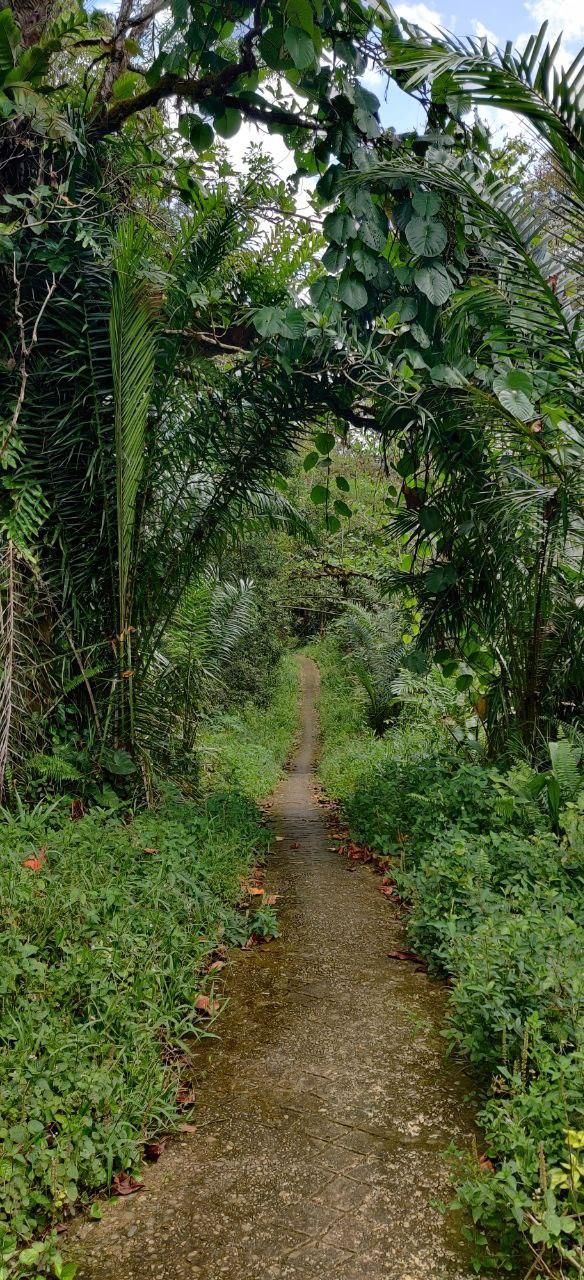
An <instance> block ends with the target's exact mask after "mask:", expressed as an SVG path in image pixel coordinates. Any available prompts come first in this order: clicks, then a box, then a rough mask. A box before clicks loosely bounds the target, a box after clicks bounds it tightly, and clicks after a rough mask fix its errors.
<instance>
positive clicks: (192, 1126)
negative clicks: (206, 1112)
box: [178, 1124, 197, 1133]
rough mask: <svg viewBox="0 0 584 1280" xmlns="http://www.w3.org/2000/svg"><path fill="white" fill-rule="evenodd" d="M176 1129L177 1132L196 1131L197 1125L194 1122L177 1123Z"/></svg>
mask: <svg viewBox="0 0 584 1280" xmlns="http://www.w3.org/2000/svg"><path fill="white" fill-rule="evenodd" d="M178 1131H179V1133H196V1132H197V1126H196V1124H179V1126H178Z"/></svg>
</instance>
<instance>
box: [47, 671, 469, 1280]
mask: <svg viewBox="0 0 584 1280" xmlns="http://www.w3.org/2000/svg"><path fill="white" fill-rule="evenodd" d="M301 676H302V688H303V700H302V731H301V737H300V743H299V746H298V750H297V752H296V755H295V758H294V761H293V763H292V766H291V768H290V770H289V772H288V773H287V774H286V776H285V778H284V780H283V781H282V782H281V784H280V785H279V787H278V788H277V790H276V792H275V793H274V797H273V810H272V812H273V823H274V827H275V829H276V832H277V833H278V834H279V835H281V836H283V837H284V839H283V841H282V842H278V843H277V844H276V853H275V854H274V855H273V857H272V858H271V860H270V864H269V879H270V881H271V887H273V888H274V890H275V891H276V892H278V893H280V894H281V895H282V897H281V913H280V914H281V924H282V930H283V937H282V938H281V939H280V940H279V941H277V942H275V943H271V944H270V945H269V946H266V947H259V948H255V949H253V950H250V951H238V952H236V953H234V955H233V957H232V961H231V963H230V966H229V969H228V970H227V971H226V972H227V974H228V977H227V994H228V995H229V996H230V998H231V1002H230V1004H229V1007H228V1009H227V1011H226V1013H225V1015H224V1017H223V1018H222V1020H221V1039H220V1040H217V1041H215V1042H212V1043H211V1047H208V1046H207V1047H205V1048H204V1049H203V1050H201V1051H199V1054H198V1058H197V1066H196V1072H197V1075H198V1081H197V1085H198V1088H197V1095H198V1103H199V1105H198V1109H197V1119H198V1122H199V1128H198V1132H197V1133H196V1134H194V1135H192V1136H190V1135H189V1136H188V1137H186V1136H185V1137H183V1138H181V1139H180V1140H177V1141H175V1142H173V1143H172V1144H171V1146H170V1148H169V1150H168V1153H167V1154H165V1156H163V1158H162V1160H161V1161H160V1162H159V1163H158V1164H157V1165H155V1166H154V1167H152V1168H151V1169H150V1170H149V1172H148V1173H147V1174H146V1190H145V1191H144V1192H142V1193H140V1194H138V1195H136V1196H134V1197H132V1199H130V1200H117V1201H112V1202H111V1203H109V1204H108V1205H107V1206H106V1207H105V1212H104V1217H103V1220H102V1221H101V1222H100V1223H93V1222H89V1221H87V1220H86V1221H84V1222H83V1221H80V1222H78V1223H75V1224H74V1225H73V1227H72V1229H71V1231H70V1233H69V1248H70V1249H71V1251H72V1253H73V1255H74V1256H76V1257H77V1258H79V1257H80V1259H81V1265H80V1269H79V1272H78V1280H146V1278H147V1277H148V1278H150V1277H159V1278H160V1280H162V1278H164V1280H171V1277H172V1278H173V1280H183V1278H184V1280H219V1278H220V1277H223V1276H228V1277H230V1280H271V1278H272V1277H274V1278H278V1280H300V1278H302V1280H317V1278H319V1277H331V1278H333V1277H334V1280H369V1278H371V1280H382V1278H384V1277H387V1278H389V1280H463V1278H464V1280H466V1278H467V1276H470V1275H471V1268H470V1265H469V1260H468V1255H467V1253H466V1246H465V1244H464V1242H463V1239H462V1235H461V1231H460V1224H459V1223H458V1224H457V1223H456V1222H453V1220H452V1219H449V1218H445V1217H444V1216H443V1215H442V1214H441V1213H440V1212H439V1210H438V1209H437V1208H436V1207H435V1205H436V1202H441V1201H448V1200H449V1198H450V1195H451V1189H450V1187H449V1185H448V1174H447V1168H446V1164H445V1161H444V1158H443V1156H442V1152H443V1151H444V1149H445V1147H446V1146H447V1145H448V1144H449V1143H450V1142H451V1141H453V1140H455V1141H456V1142H457V1143H459V1144H460V1145H461V1146H465V1147H468V1143H469V1134H470V1133H471V1131H472V1115H471V1113H470V1112H469V1110H468V1108H467V1107H466V1105H465V1103H464V1097H465V1094H466V1093H467V1092H468V1089H469V1082H468V1080H465V1077H464V1075H463V1074H462V1072H461V1071H460V1070H459V1069H458V1068H457V1067H456V1065H455V1064H453V1063H450V1062H445V1060H444V1048H443V1041H442V1040H441V1037H440V1034H439V1028H440V1024H441V1021H442V1016H443V1009H444V992H443V990H442V988H441V986H440V985H439V984H437V983H433V982H432V981H431V980H430V979H428V977H427V976H426V975H425V974H423V973H416V972H415V971H413V970H412V969H411V967H410V966H409V965H400V964H396V963H392V961H391V960H389V959H388V958H387V952H388V951H390V950H396V949H399V948H400V947H403V946H404V937H403V925H402V924H401V922H400V921H399V920H398V919H397V918H396V916H395V915H394V914H393V911H392V908H391V907H390V906H389V905H388V904H387V902H386V900H385V899H384V898H383V897H382V895H381V894H380V893H379V892H378V891H377V889H378V884H379V882H378V881H376V879H375V877H374V875H373V874H372V872H371V871H370V870H368V869H367V868H366V867H362V866H358V867H357V868H356V869H354V868H353V866H351V867H350V869H349V865H348V864H347V863H346V862H344V861H343V859H342V858H340V857H339V855H338V854H337V853H336V852H334V851H332V850H331V849H330V847H329V839H328V836H327V830H326V825H325V818H324V814H323V812H322V811H321V809H320V807H319V805H318V803H317V797H316V792H315V781H314V773H313V769H314V755H315V741H316V732H317V729H316V714H315V701H316V697H317V693H318V670H317V668H316V666H315V665H314V663H313V662H312V661H311V660H310V659H304V660H303V661H302V664H301Z"/></svg>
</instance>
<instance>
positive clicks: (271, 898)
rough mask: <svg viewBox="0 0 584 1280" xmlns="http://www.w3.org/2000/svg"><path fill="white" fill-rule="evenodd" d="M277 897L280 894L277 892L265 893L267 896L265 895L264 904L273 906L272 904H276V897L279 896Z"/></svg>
mask: <svg viewBox="0 0 584 1280" xmlns="http://www.w3.org/2000/svg"><path fill="white" fill-rule="evenodd" d="M279 897H280V894H279V893H268V894H267V896H266V906H267V907H273V906H275V904H276V902H277V901H278V898H279Z"/></svg>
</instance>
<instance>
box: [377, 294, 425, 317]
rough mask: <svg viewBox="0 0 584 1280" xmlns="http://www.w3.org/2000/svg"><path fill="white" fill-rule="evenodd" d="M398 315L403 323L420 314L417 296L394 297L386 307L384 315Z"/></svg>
mask: <svg viewBox="0 0 584 1280" xmlns="http://www.w3.org/2000/svg"><path fill="white" fill-rule="evenodd" d="M388 313H389V314H390V315H393V314H394V313H395V315H397V316H398V318H399V320H400V321H401V323H402V324H407V323H408V321H410V320H413V319H414V317H415V316H417V314H418V303H417V300H416V298H407V297H405V295H404V296H403V297H401V298H394V299H393V301H392V302H390V303H389V304H388V306H387V307H386V308H385V311H384V313H383V314H384V315H387V314H388Z"/></svg>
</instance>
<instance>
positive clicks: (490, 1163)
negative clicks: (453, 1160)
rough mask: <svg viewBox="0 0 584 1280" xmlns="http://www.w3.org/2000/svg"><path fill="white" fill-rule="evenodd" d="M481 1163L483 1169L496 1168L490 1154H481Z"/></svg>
mask: <svg viewBox="0 0 584 1280" xmlns="http://www.w3.org/2000/svg"><path fill="white" fill-rule="evenodd" d="M479 1165H480V1167H481V1169H491V1170H492V1169H494V1168H495V1166H494V1164H493V1161H492V1160H489V1157H488V1156H479Z"/></svg>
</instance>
